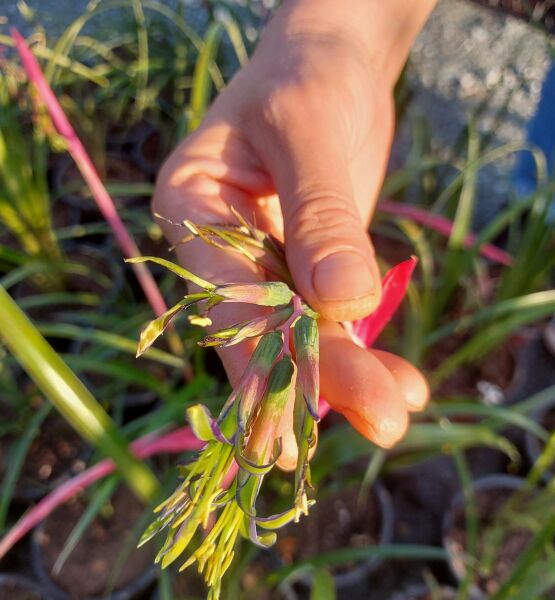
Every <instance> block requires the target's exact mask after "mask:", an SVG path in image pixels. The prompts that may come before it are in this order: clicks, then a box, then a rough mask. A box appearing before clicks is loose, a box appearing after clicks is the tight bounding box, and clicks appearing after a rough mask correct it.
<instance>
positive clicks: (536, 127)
mask: <svg viewBox="0 0 555 600" xmlns="http://www.w3.org/2000/svg"><path fill="white" fill-rule="evenodd" d="M526 139H527V141H528V142H529V143H530V144H533V145H534V146H537V147H538V148H540V149H541V150H542V151H543V153H544V154H545V158H546V160H547V169H548V173H549V174H550V176H551V177H553V176H554V175H555V63H553V62H552V63H551V66H550V67H549V69H548V71H547V74H546V76H545V79H544V82H543V85H542V91H541V97H540V101H539V103H538V107H537V109H536V113H535V114H534V116H533V117H532V118H531V119H530V121H529V122H528V128H527V134H526ZM512 179H513V186H514V191H515V193H516V196H517V198H523V197H524V196H528V195H530V194H531V193H533V192H534V190H535V189H536V185H537V178H536V166H535V163H534V159H533V158H532V155H531V154H530V152H520V153H519V155H518V158H517V161H516V164H515V168H514V171H513V178H512ZM549 220H550V222H552V221H555V201H554V200H552V201H551V204H550V207H549Z"/></svg>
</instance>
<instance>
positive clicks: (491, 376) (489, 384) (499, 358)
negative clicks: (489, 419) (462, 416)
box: [427, 336, 524, 405]
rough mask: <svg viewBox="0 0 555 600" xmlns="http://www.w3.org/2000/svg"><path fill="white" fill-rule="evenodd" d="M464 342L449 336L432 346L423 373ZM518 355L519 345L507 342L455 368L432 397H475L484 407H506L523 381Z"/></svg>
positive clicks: (461, 339) (519, 351) (438, 363)
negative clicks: (487, 405) (478, 358)
mask: <svg viewBox="0 0 555 600" xmlns="http://www.w3.org/2000/svg"><path fill="white" fill-rule="evenodd" d="M465 341H467V340H466V339H463V338H460V337H457V336H449V337H446V338H444V339H443V340H441V341H440V342H438V343H437V344H435V346H434V347H433V348H432V349H430V356H429V360H428V361H427V362H428V364H427V371H429V372H430V373H433V371H434V369H435V368H436V367H438V366H441V364H442V363H443V362H444V361H445V360H446V359H447V358H448V357H449V356H451V355H452V354H454V353H455V352H456V351H457V350H458V349H459V348H460V347H461V346H462V345H463V343H464V342H465ZM520 354H521V348H520V344H519V342H515V343H513V341H512V340H507V341H506V342H505V343H503V344H501V345H500V346H499V347H498V348H497V349H496V350H495V351H494V352H490V353H489V354H487V355H486V356H484V357H483V358H481V359H480V360H479V361H476V362H475V363H472V364H463V365H461V366H460V367H459V368H457V370H456V371H455V372H453V373H452V374H451V375H449V376H447V377H446V378H445V379H444V380H443V381H441V382H440V383H439V385H438V386H437V387H436V388H435V389H434V395H435V396H438V397H443V398H455V397H462V396H469V397H479V398H480V400H481V401H482V402H483V403H484V404H489V405H503V404H507V403H509V400H510V398H511V397H512V395H513V393H514V391H515V390H516V389H517V388H518V387H519V386H520V385H521V381H522V378H523V377H524V372H523V370H522V368H521V364H520Z"/></svg>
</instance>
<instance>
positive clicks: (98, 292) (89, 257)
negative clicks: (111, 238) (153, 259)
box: [12, 243, 124, 323]
mask: <svg viewBox="0 0 555 600" xmlns="http://www.w3.org/2000/svg"><path fill="white" fill-rule="evenodd" d="M64 253H65V257H64V262H65V263H66V265H67V266H66V267H65V268H64V274H63V279H62V285H63V289H62V291H63V292H65V293H74V294H75V295H76V302H77V304H76V303H73V302H71V301H67V302H60V301H58V302H56V303H54V304H53V303H52V302H50V301H48V302H47V303H46V304H45V303H43V302H42V301H41V298H43V299H46V300H48V298H47V297H44V296H42V293H43V290H41V288H40V287H39V286H38V285H37V284H36V282H35V281H34V280H33V279H32V278H27V279H25V280H23V281H21V282H20V283H18V284H16V285H15V286H14V288H13V292H12V293H13V296H14V297H15V298H16V299H17V300H18V303H19V302H21V304H22V307H23V309H24V310H25V312H26V314H27V315H29V316H30V317H31V318H32V319H33V320H36V321H39V322H41V323H51V322H64V323H65V322H67V319H66V317H65V313H66V311H69V310H75V308H76V307H77V306H78V307H80V309H81V313H82V314H85V313H86V312H87V311H94V312H95V313H98V312H99V311H102V310H103V309H104V308H105V307H106V306H109V305H110V304H111V303H113V300H114V298H116V297H117V295H118V294H119V293H120V291H121V288H122V286H123V265H124V263H123V259H122V258H121V254H119V253H117V251H116V249H115V248H113V247H112V246H111V245H106V246H105V247H98V246H93V245H91V244H83V243H81V244H77V243H71V244H68V245H67V246H66V247H65V248H64ZM78 294H86V295H95V296H97V297H98V299H97V304H94V305H82V304H79V299H78ZM29 296H31V297H32V298H30V299H29V300H27V298H28V297H29Z"/></svg>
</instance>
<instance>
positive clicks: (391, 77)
mask: <svg viewBox="0 0 555 600" xmlns="http://www.w3.org/2000/svg"><path fill="white" fill-rule="evenodd" d="M433 4H434V2H433V0H388V2H383V0H351V2H350V3H349V10H346V9H345V5H344V4H343V3H340V2H337V0H288V1H287V0H286V1H285V2H284V4H283V6H282V8H281V9H280V10H279V11H278V13H277V14H276V16H275V17H274V19H273V20H272V22H271V23H270V24H269V25H268V27H267V29H266V31H265V32H264V35H263V37H262V40H261V42H260V44H259V46H258V48H257V50H256V52H255V54H254V56H253V58H252V60H251V62H250V63H249V64H248V65H247V66H246V67H245V68H243V69H242V70H241V71H240V72H239V73H238V74H237V76H236V77H235V78H234V79H233V80H232V81H231V83H230V84H229V85H228V87H227V88H226V89H225V91H224V92H223V93H222V94H221V95H220V96H219V97H218V99H217V100H216V102H215V103H214V105H213V107H212V108H211V109H210V111H209V113H208V114H207V116H206V118H205V119H204V121H203V123H202V125H201V127H200V128H199V129H198V130H197V131H196V132H195V133H193V134H192V135H190V136H189V137H188V138H187V139H186V140H185V141H184V142H182V143H181V144H180V145H179V146H178V147H177V148H176V149H175V151H174V152H173V153H172V155H171V156H170V157H169V159H168V160H167V161H166V163H165V165H164V166H163V168H162V170H161V172H160V175H159V178H158V182H157V186H156V191H155V196H154V200H153V209H154V211H155V212H158V213H160V214H161V215H163V216H165V217H167V218H169V219H172V220H174V221H180V220H182V219H185V218H188V219H190V220H192V221H193V222H195V223H208V222H219V223H222V222H234V219H233V217H232V215H231V213H230V210H229V206H230V205H233V206H234V207H235V208H236V209H237V210H238V211H239V212H241V213H242V214H243V215H244V216H245V217H246V218H248V219H249V220H251V221H254V222H255V223H256V225H257V226H258V227H259V228H261V229H264V230H267V231H269V232H271V233H273V234H274V235H276V236H277V237H278V238H280V239H282V240H284V241H285V248H286V256H287V261H288V265H289V269H290V271H291V273H292V276H293V279H294V283H295V286H296V288H297V290H298V291H299V293H300V294H301V295H302V296H303V297H304V298H305V299H306V300H307V301H308V302H309V303H310V304H311V306H312V307H314V308H315V309H316V310H318V311H319V312H320V313H321V315H322V316H323V319H322V320H321V323H320V334H321V391H322V395H323V396H324V397H326V398H327V399H328V401H329V402H330V404H331V405H332V407H334V406H336V407H341V412H343V414H345V415H346V416H347V417H348V418H349V420H350V421H351V423H352V424H353V425H354V426H355V427H356V428H357V430H358V431H360V432H361V433H362V434H363V435H365V436H366V437H368V438H369V439H371V440H372V441H374V442H375V443H376V444H378V445H380V446H384V447H391V446H392V445H393V444H395V442H397V441H398V440H399V439H400V438H401V437H402V436H403V434H404V433H405V431H406V429H407V425H408V413H409V412H410V411H415V410H421V409H422V408H423V407H424V406H425V404H426V402H427V399H428V387H427V385H426V382H425V380H424V378H423V376H422V375H421V374H420V373H419V372H418V371H417V370H416V369H415V368H414V367H412V366H411V365H409V364H408V363H407V362H406V361H404V360H403V359H401V358H398V357H394V356H392V355H388V354H385V353H381V352H377V351H369V350H364V349H361V348H358V347H357V346H355V344H353V342H351V341H350V339H349V338H348V336H347V334H346V332H345V331H344V330H343V329H342V327H341V326H340V325H338V324H337V323H334V321H344V320H355V319H358V318H361V317H363V316H365V315H367V314H368V313H369V312H371V311H372V310H373V309H374V308H375V307H376V305H377V303H378V302H379V300H380V274H379V271H378V267H377V263H376V258H375V252H374V248H373V246H372V243H371V240H370V238H369V236H368V235H367V228H368V224H369V223H370V220H371V218H372V214H373V212H374V208H375V204H376V201H377V195H378V192H379V189H380V185H381V182H382V179H383V175H384V169H385V166H386V163H387V158H388V155H389V150H390V144H391V139H392V134H393V128H394V123H393V103H392V91H393V86H394V83H395V81H396V79H397V77H398V75H399V72H400V69H401V68H402V66H403V64H404V62H405V59H406V56H407V54H408V51H409V49H410V46H411V44H412V42H413V40H414V38H415V37H416V35H417V33H418V31H419V30H420V28H421V26H422V24H423V23H424V21H425V19H426V17H427V16H428V14H429V12H430V11H431V8H432V7H433ZM161 225H162V226H163V227H164V231H165V234H166V237H167V238H168V239H169V240H170V241H171V242H176V241H177V240H178V239H180V237H181V236H182V235H183V230H182V229H179V228H178V227H176V226H172V225H169V224H167V223H161ZM378 252H379V248H378ZM177 255H178V258H179V260H180V262H181V263H182V264H183V265H186V266H187V267H188V268H189V269H191V270H192V271H194V272H195V273H197V274H198V275H200V276H202V277H204V278H206V279H208V280H209V281H212V282H214V283H224V282H231V281H234V282H252V281H259V280H261V279H265V274H264V273H263V272H262V271H261V270H260V269H259V268H258V267H256V266H255V265H254V264H253V263H251V262H250V261H248V260H247V259H246V258H244V257H241V256H238V255H236V254H232V253H227V254H225V255H224V254H223V253H222V252H221V251H220V250H217V249H212V248H208V247H207V246H206V245H205V244H204V243H203V242H202V241H194V242H192V243H190V244H187V245H182V246H179V247H178V249H177ZM256 310H259V309H253V307H252V306H245V305H242V306H234V305H231V306H230V305H225V306H221V307H217V308H216V309H215V311H214V318H213V320H214V325H215V327H223V326H225V325H229V324H230V323H236V322H240V321H244V320H246V319H247V318H249V317H252V316H254V314H256ZM252 349H253V343H250V342H249V343H243V344H240V345H238V346H235V347H233V348H229V349H225V350H220V356H221V358H222V361H223V363H224V366H225V369H226V371H227V373H228V375H229V378H230V380H231V383H232V384H234V383H236V382H237V381H238V379H239V377H240V376H241V374H242V372H243V370H244V369H245V367H246V365H247V361H248V358H249V355H250V353H251V352H252Z"/></svg>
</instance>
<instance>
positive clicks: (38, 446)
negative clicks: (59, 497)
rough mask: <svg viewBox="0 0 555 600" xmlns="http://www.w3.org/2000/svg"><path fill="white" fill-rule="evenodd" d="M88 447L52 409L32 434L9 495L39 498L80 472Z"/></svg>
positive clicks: (29, 499)
mask: <svg viewBox="0 0 555 600" xmlns="http://www.w3.org/2000/svg"><path fill="white" fill-rule="evenodd" d="M90 454H91V449H90V447H89V446H88V445H87V444H86V443H85V442H84V441H83V440H82V439H81V437H79V435H78V434H77V433H76V432H75V431H74V430H73V429H72V428H71V427H70V426H69V425H68V424H67V422H66V421H65V420H64V419H63V418H62V417H60V416H59V415H58V414H56V413H51V414H50V415H49V416H48V417H47V418H46V420H45V422H44V423H43V424H42V426H41V428H40V431H39V433H38V435H37V436H36V437H35V439H34V440H33V442H32V443H31V446H30V448H29V451H28V453H27V456H26V457H25V462H24V464H23V468H22V470H21V473H20V476H19V479H18V482H17V485H16V487H15V490H14V494H13V497H14V499H15V500H18V501H22V502H32V501H35V500H39V499H40V498H42V497H43V496H45V495H46V494H47V493H48V492H50V491H52V490H53V489H55V488H56V487H58V486H59V485H61V484H62V483H64V482H65V481H67V480H68V479H70V478H71V477H74V476H75V475H77V474H78V473H80V472H81V471H82V470H83V469H84V468H85V467H86V463H87V460H88V458H89V456H90Z"/></svg>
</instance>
